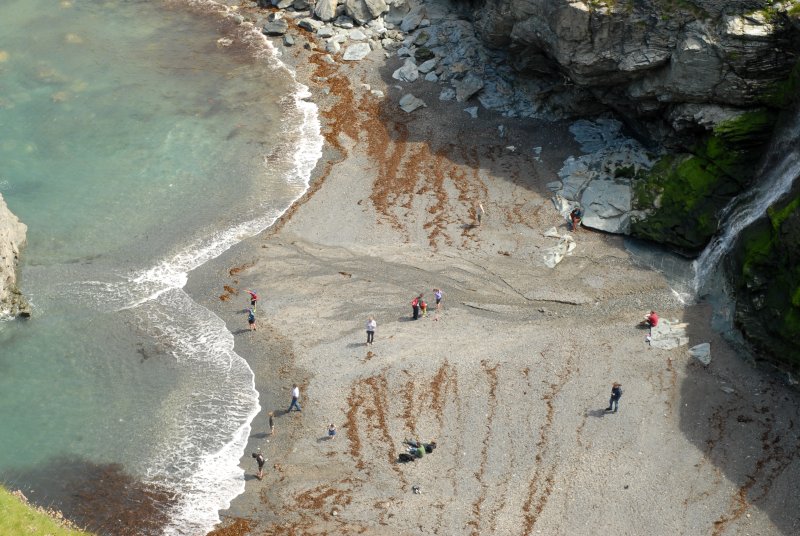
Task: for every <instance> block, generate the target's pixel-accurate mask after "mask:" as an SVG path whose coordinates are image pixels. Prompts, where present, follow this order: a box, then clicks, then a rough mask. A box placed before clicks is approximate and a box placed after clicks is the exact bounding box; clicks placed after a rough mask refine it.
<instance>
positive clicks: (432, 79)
mask: <svg viewBox="0 0 800 536" xmlns="http://www.w3.org/2000/svg"><path fill="white" fill-rule="evenodd" d="M425 81H426V82H438V81H439V77H438V76H437V75H436V73H428V74H426V75H425Z"/></svg>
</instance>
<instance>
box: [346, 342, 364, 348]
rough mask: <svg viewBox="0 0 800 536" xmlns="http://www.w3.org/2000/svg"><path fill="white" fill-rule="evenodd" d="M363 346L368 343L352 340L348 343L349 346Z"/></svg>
mask: <svg viewBox="0 0 800 536" xmlns="http://www.w3.org/2000/svg"><path fill="white" fill-rule="evenodd" d="M362 346H366V343H363V342H351V343H349V344H348V345H347V347H348V348H360V347H362Z"/></svg>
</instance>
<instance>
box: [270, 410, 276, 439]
mask: <svg viewBox="0 0 800 536" xmlns="http://www.w3.org/2000/svg"><path fill="white" fill-rule="evenodd" d="M269 435H275V414H274V413H273V412H271V411H270V412H269Z"/></svg>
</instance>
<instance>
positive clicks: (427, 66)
mask: <svg viewBox="0 0 800 536" xmlns="http://www.w3.org/2000/svg"><path fill="white" fill-rule="evenodd" d="M438 61H439V60H437V59H436V58H432V59H429V60H428V61H425V62H423V63H421V64H420V66H419V67H417V69H419V72H421V73H423V74H425V73H429V72H431V71H432V70H433V68H434V67H436V63H437V62H438Z"/></svg>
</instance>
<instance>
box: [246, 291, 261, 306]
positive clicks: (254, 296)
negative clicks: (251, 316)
mask: <svg viewBox="0 0 800 536" xmlns="http://www.w3.org/2000/svg"><path fill="white" fill-rule="evenodd" d="M247 293H248V294H250V308H252V309H253V311H255V310H256V309H257V308H258V294H256V292H255V291H254V290H250V289H247Z"/></svg>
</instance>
